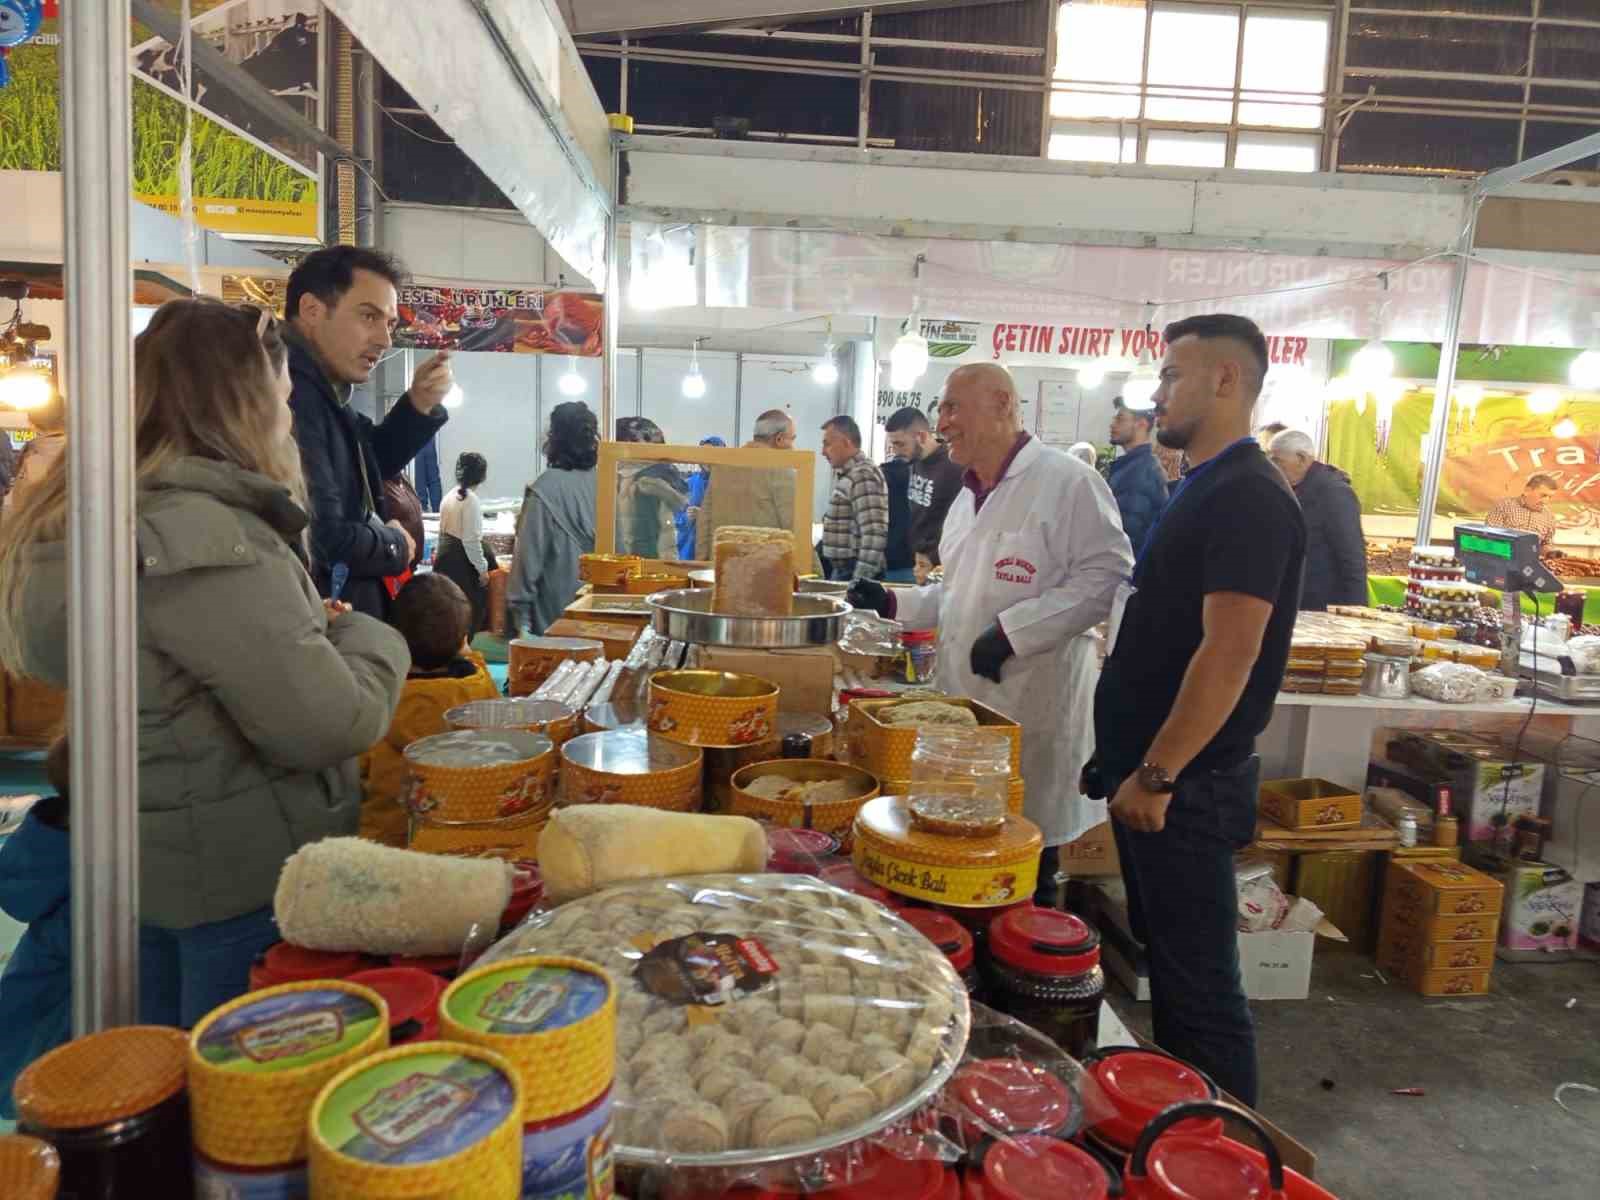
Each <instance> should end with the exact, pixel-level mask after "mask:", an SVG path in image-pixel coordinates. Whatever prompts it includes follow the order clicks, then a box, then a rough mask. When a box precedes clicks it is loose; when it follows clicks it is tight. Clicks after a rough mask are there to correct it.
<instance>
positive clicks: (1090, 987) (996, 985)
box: [989, 908, 1106, 1058]
mask: <svg viewBox="0 0 1600 1200" xmlns="http://www.w3.org/2000/svg"><path fill="white" fill-rule="evenodd" d="M989 962H990V974H991V983H992V987H991V992H990V1000H991V1002H992V1004H993V1006H994V1007H995V1008H998V1009H999V1010H1000V1011H1001V1012H1003V1013H1005V1014H1007V1015H1008V1016H1012V1017H1015V1018H1016V1019H1017V1020H1019V1021H1021V1022H1022V1023H1023V1024H1024V1025H1031V1026H1032V1027H1033V1028H1035V1029H1037V1030H1039V1032H1041V1033H1043V1034H1044V1035H1045V1036H1047V1037H1049V1038H1050V1039H1052V1040H1053V1041H1054V1042H1055V1043H1056V1044H1057V1045H1058V1046H1060V1047H1061V1048H1062V1049H1063V1050H1065V1051H1066V1052H1067V1053H1068V1054H1070V1055H1072V1057H1074V1058H1082V1057H1083V1056H1084V1054H1086V1053H1087V1052H1088V1051H1090V1050H1092V1049H1094V1045H1095V1038H1096V1036H1097V1032H1098V1029H1099V1024H1100V1002H1101V1001H1102V1000H1103V999H1104V998H1105V992H1106V977H1105V972H1104V971H1103V970H1102V969H1101V967H1100V935H1099V934H1098V933H1096V932H1095V931H1094V930H1093V929H1092V928H1090V927H1089V925H1088V924H1087V923H1086V922H1084V921H1083V920H1081V919H1080V918H1078V917H1076V916H1074V915H1073V914H1072V913H1065V912H1058V911H1056V910H1055V909H1050V908H1017V909H1013V910H1012V911H1010V912H1007V913H1004V914H1002V915H1001V916H998V917H996V918H995V919H994V922H993V923H992V924H991V925H990V926H989Z"/></svg>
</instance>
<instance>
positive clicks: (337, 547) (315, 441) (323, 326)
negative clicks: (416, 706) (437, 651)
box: [285, 246, 453, 619]
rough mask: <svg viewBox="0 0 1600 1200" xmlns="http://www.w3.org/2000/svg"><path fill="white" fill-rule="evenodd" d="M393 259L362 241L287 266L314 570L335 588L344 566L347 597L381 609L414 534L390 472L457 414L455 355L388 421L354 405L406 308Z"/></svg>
mask: <svg viewBox="0 0 1600 1200" xmlns="http://www.w3.org/2000/svg"><path fill="white" fill-rule="evenodd" d="M400 280H401V271H400V268H399V266H398V264H396V263H395V262H394V260H393V259H391V258H389V257H388V256H387V255H384V254H381V253H379V252H378V251H375V250H369V249H364V248H361V247H357V246H332V247H329V248H328V249H325V250H318V251H316V252H315V253H313V254H310V255H308V256H307V257H306V259H305V261H303V262H302V263H301V264H300V265H299V266H298V267H296V268H295V270H294V273H293V274H292V275H290V276H289V288H288V294H287V305H286V311H287V313H288V318H289V328H288V330H287V331H286V338H285V340H287V341H288V342H289V375H290V378H291V379H292V381H293V384H294V391H293V393H292V394H291V395H290V397H289V407H290V408H291V409H293V410H294V434H295V440H296V441H297V442H298V443H299V445H300V461H301V465H302V467H303V468H304V470H305V477H306V494H307V497H308V499H309V502H310V509H311V578H312V580H313V581H314V582H315V583H316V586H317V591H318V592H319V593H321V594H322V595H323V596H325V597H326V596H328V595H330V594H331V591H332V577H333V572H334V569H335V568H336V567H343V568H345V569H346V570H348V572H349V579H348V582H347V583H346V584H345V586H344V590H343V591H342V593H341V594H340V596H339V599H341V600H344V601H346V602H347V603H349V604H350V605H351V607H353V608H354V609H355V610H356V611H357V612H364V613H366V614H368V615H369V616H374V617H378V618H380V619H382V618H383V616H384V615H385V614H386V613H387V611H388V608H389V592H388V589H387V588H386V587H385V586H384V579H385V578H386V577H389V576H393V575H399V574H401V573H402V572H403V571H405V569H406V568H407V566H408V565H409V564H410V562H411V560H412V557H413V555H414V554H415V551H416V547H415V546H414V545H413V538H412V536H411V535H410V534H409V533H407V532H406V531H405V529H404V527H403V526H402V525H401V524H400V522H399V521H397V520H391V519H388V518H389V514H388V513H387V512H386V511H385V509H384V507H383V481H384V480H385V479H388V478H389V477H390V476H393V475H397V474H399V473H400V472H401V471H402V470H404V468H405V466H406V464H407V463H409V462H410V461H411V460H412V459H413V458H415V457H416V455H417V452H418V451H419V450H421V449H422V447H423V446H424V445H425V444H426V443H427V442H428V440H429V439H430V438H432V437H433V435H434V434H436V433H437V432H438V431H439V428H440V427H441V426H442V425H443V424H444V423H445V421H446V420H447V419H448V415H447V414H446V412H445V410H444V408H443V407H441V402H442V401H443V400H444V397H445V394H446V393H447V392H448V391H449V390H450V388H451V386H452V383H453V380H452V379H451V375H450V356H449V354H448V353H444V352H441V353H438V354H435V355H434V356H433V357H432V358H430V359H429V360H428V361H427V362H425V363H424V364H423V365H422V366H421V367H420V368H419V369H418V370H417V372H416V374H415V376H414V377H413V379H412V382H411V390H410V391H409V392H407V393H406V394H405V395H404V396H403V397H401V399H400V402H399V403H398V404H396V405H395V406H394V408H393V409H392V410H390V412H389V415H388V416H387V417H385V418H384V420H383V422H382V423H381V424H374V423H373V422H372V421H370V420H368V419H367V418H366V417H365V416H363V415H362V414H360V413H358V412H355V411H354V410H353V409H352V408H351V407H350V389H351V388H352V387H353V386H354V385H355V384H358V383H365V382H366V381H367V380H368V378H370V377H371V375H372V371H373V368H374V367H376V366H377V365H378V361H379V359H381V358H382V357H383V353H384V351H385V350H387V349H388V348H389V346H390V345H392V344H393V343H392V338H391V334H392V332H393V330H394V327H395V323H396V322H397V320H398V319H399V310H398V295H397V292H396V288H397V287H398V285H399V283H400Z"/></svg>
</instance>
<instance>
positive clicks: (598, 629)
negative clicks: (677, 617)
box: [544, 617, 639, 659]
mask: <svg viewBox="0 0 1600 1200" xmlns="http://www.w3.org/2000/svg"><path fill="white" fill-rule="evenodd" d="M544 636H545V637H565V638H583V639H585V640H586V641H591V642H599V643H600V644H601V645H602V646H604V647H605V656H606V657H607V658H608V659H617V658H627V657H628V651H629V650H631V649H633V642H634V639H635V638H637V637H638V636H639V631H638V630H637V629H630V628H628V627H627V626H626V625H613V624H611V623H609V622H607V621H574V620H573V619H572V618H570V617H562V618H561V619H560V620H559V621H556V622H555V623H554V624H552V625H551V626H550V628H549V629H546V630H545V631H544Z"/></svg>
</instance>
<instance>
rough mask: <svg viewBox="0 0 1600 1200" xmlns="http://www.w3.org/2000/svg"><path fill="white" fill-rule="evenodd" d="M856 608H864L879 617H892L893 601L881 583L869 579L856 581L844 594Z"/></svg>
mask: <svg viewBox="0 0 1600 1200" xmlns="http://www.w3.org/2000/svg"><path fill="white" fill-rule="evenodd" d="M844 598H845V599H846V600H848V601H850V603H851V605H852V606H854V607H856V608H866V609H870V610H871V611H873V612H875V613H877V614H878V615H879V616H880V617H888V616H892V615H893V613H894V601H893V599H892V598H891V597H890V595H889V589H888V588H886V587H884V586H883V584H881V583H876V582H874V581H873V580H871V579H858V580H856V581H855V582H854V583H852V584H851V585H850V590H849V591H847V592H846V593H845V594H844Z"/></svg>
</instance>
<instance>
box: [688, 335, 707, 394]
mask: <svg viewBox="0 0 1600 1200" xmlns="http://www.w3.org/2000/svg"><path fill="white" fill-rule="evenodd" d="M705 394H706V377H705V376H704V375H702V374H700V339H699V338H695V340H694V349H693V350H691V351H690V352H689V373H688V374H687V375H685V376H684V377H683V395H684V398H685V399H687V400H698V399H700V397H702V396H704V395H705Z"/></svg>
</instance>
